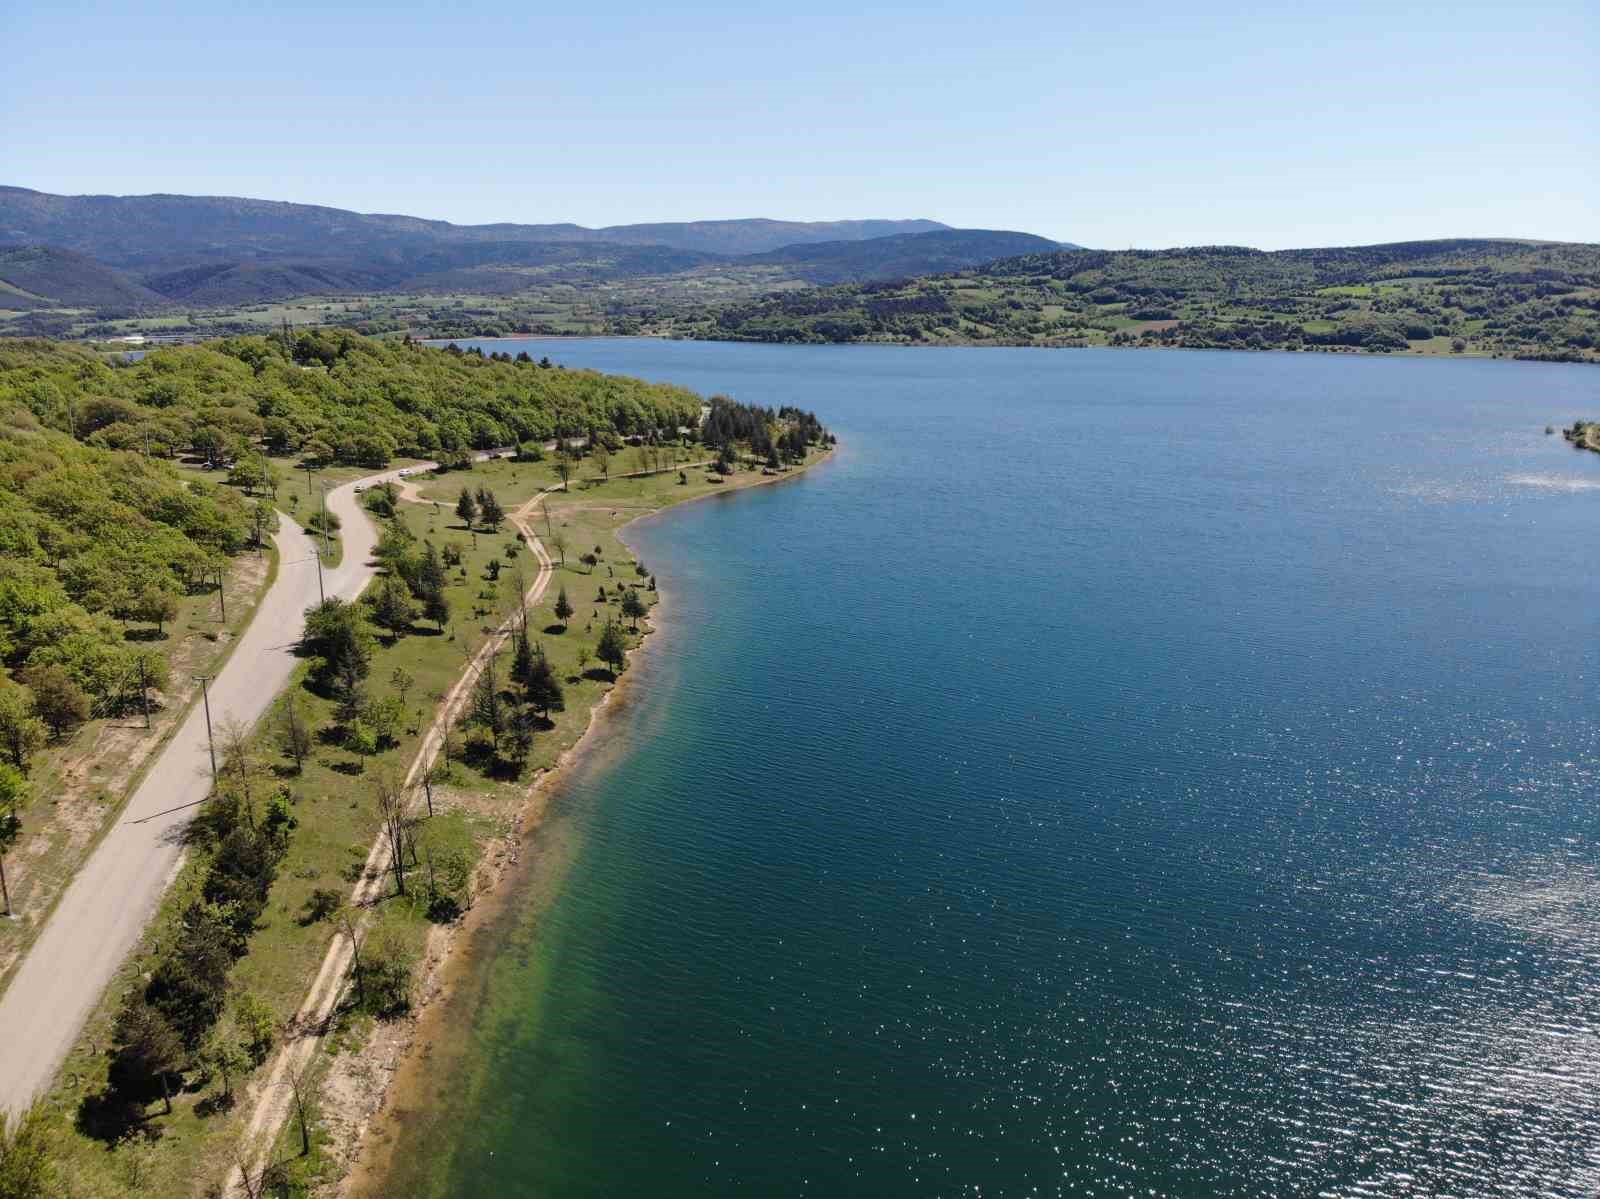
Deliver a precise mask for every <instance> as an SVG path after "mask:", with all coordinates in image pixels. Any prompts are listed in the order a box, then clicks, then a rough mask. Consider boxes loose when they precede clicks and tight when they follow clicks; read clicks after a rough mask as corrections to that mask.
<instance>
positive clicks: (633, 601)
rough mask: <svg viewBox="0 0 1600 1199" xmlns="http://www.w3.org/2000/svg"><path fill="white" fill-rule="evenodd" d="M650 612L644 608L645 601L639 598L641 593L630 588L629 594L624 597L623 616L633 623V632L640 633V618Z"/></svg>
mask: <svg viewBox="0 0 1600 1199" xmlns="http://www.w3.org/2000/svg"><path fill="white" fill-rule="evenodd" d="M648 611H649V609H648V608H646V607H645V606H644V601H643V600H642V599H640V598H639V593H638V592H637V591H635V590H634V589H633V588H632V587H630V588H628V593H627V594H626V595H624V596H623V597H622V614H623V615H624V616H626V617H627V618H628V619H629V620H631V621H633V631H634V632H635V633H637V632H638V631H639V618H640V617H641V616H643V615H644V614H645V613H646V612H648Z"/></svg>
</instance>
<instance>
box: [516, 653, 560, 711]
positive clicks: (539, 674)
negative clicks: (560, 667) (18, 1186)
mask: <svg viewBox="0 0 1600 1199" xmlns="http://www.w3.org/2000/svg"><path fill="white" fill-rule="evenodd" d="M526 686H527V694H528V702H529V703H530V704H532V705H533V706H534V707H535V708H538V709H539V715H541V716H543V717H544V718H545V719H546V720H549V719H550V713H551V712H562V711H565V710H566V706H567V697H566V693H565V692H564V691H562V689H561V680H559V679H558V678H556V672H555V671H553V670H551V669H550V659H549V658H546V657H545V656H544V655H543V654H540V655H539V656H538V657H537V658H535V659H534V661H533V670H532V672H531V674H530V675H529V677H528V680H527V684H526Z"/></svg>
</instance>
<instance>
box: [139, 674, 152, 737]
mask: <svg viewBox="0 0 1600 1199" xmlns="http://www.w3.org/2000/svg"><path fill="white" fill-rule="evenodd" d="M146 677H147V676H146V675H145V672H144V659H143V658H140V659H139V703H140V705H141V706H142V707H143V708H144V727H145V728H149V727H150V684H149V683H148V682H146V681H145V680H146Z"/></svg>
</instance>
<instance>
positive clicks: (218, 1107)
mask: <svg viewBox="0 0 1600 1199" xmlns="http://www.w3.org/2000/svg"><path fill="white" fill-rule="evenodd" d="M238 1101H239V1097H238V1096H237V1095H235V1094H233V1092H231V1091H230V1092H228V1093H227V1094H223V1093H222V1092H221V1091H214V1092H212V1093H211V1094H210V1095H207V1096H206V1097H205V1098H204V1099H202V1100H200V1102H199V1103H197V1104H195V1105H194V1114H195V1115H197V1116H199V1117H200V1118H201V1119H202V1120H209V1119H210V1118H211V1117H212V1116H215V1115H217V1114H218V1113H220V1112H231V1111H232V1110H233V1109H234V1105H235V1104H237V1103H238Z"/></svg>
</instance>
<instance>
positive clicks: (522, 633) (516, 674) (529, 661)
mask: <svg viewBox="0 0 1600 1199" xmlns="http://www.w3.org/2000/svg"><path fill="white" fill-rule="evenodd" d="M532 677H533V646H531V645H529V644H528V622H527V621H523V622H522V623H521V624H519V625H518V626H517V652H516V657H515V658H513V659H512V662H511V681H512V682H514V683H521V684H522V685H523V686H524V687H526V686H527V685H528V680H529V679H530V678H532Z"/></svg>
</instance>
